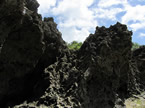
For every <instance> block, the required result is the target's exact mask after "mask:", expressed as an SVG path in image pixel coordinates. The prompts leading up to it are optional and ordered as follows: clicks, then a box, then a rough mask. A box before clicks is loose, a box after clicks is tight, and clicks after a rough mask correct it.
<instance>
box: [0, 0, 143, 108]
mask: <svg viewBox="0 0 145 108" xmlns="http://www.w3.org/2000/svg"><path fill="white" fill-rule="evenodd" d="M38 7H39V4H38V2H37V1H36V0H21V1H19V0H2V1H0V107H2V108H45V107H46V108H125V107H126V106H127V107H128V105H129V104H130V103H132V102H134V100H133V99H132V98H130V99H128V100H129V101H128V100H126V101H125V99H126V98H128V97H130V96H132V95H133V94H135V95H138V94H139V93H141V92H142V91H144V86H145V80H144V79H145V78H144V75H145V68H144V65H145V46H142V47H140V48H139V49H137V50H134V51H131V48H132V41H131V40H132V37H131V36H132V32H131V31H129V30H128V29H127V26H126V25H123V24H121V23H119V22H117V23H116V24H115V25H112V26H110V27H109V28H106V27H96V31H95V33H94V34H90V35H89V36H88V38H87V39H86V40H85V41H84V43H83V45H82V46H81V48H80V49H79V50H77V51H73V50H69V49H68V47H67V44H66V42H65V41H64V40H63V39H62V37H61V33H60V32H59V30H58V29H57V24H56V23H55V22H54V20H53V18H44V19H43V20H42V17H41V15H40V14H38V13H37V8H38ZM131 99H132V100H131ZM130 100H131V101H130ZM135 101H136V103H137V105H138V103H139V102H141V97H140V100H135ZM124 103H125V104H124Z"/></svg>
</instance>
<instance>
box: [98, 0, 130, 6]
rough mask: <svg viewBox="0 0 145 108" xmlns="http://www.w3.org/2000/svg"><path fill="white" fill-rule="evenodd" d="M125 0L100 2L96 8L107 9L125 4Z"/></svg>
mask: <svg viewBox="0 0 145 108" xmlns="http://www.w3.org/2000/svg"><path fill="white" fill-rule="evenodd" d="M125 3H127V0H100V2H99V3H98V6H99V7H101V8H108V7H111V6H114V5H119V4H125Z"/></svg>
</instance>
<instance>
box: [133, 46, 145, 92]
mask: <svg viewBox="0 0 145 108" xmlns="http://www.w3.org/2000/svg"><path fill="white" fill-rule="evenodd" d="M132 59H133V60H134V64H135V65H136V67H137V69H138V70H139V71H138V78H139V82H140V86H141V88H142V89H143V90H144V89H145V77H144V76H145V46H141V47H140V48H138V49H136V50H134V51H133V54H132Z"/></svg>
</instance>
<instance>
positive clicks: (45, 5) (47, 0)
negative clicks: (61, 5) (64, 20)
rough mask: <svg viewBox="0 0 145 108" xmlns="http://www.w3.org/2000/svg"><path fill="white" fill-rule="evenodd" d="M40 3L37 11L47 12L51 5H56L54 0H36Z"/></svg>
mask: <svg viewBox="0 0 145 108" xmlns="http://www.w3.org/2000/svg"><path fill="white" fill-rule="evenodd" d="M37 1H38V2H39V4H40V6H39V9H38V13H41V14H43V15H44V14H48V13H49V10H50V8H51V7H54V6H55V5H56V0H37Z"/></svg>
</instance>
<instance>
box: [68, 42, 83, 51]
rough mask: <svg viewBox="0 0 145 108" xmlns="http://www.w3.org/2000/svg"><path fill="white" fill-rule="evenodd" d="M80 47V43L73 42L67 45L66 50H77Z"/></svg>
mask: <svg viewBox="0 0 145 108" xmlns="http://www.w3.org/2000/svg"><path fill="white" fill-rule="evenodd" d="M81 46H82V42H77V41H73V42H71V43H69V44H68V48H69V49H71V50H78V49H80V47H81Z"/></svg>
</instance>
